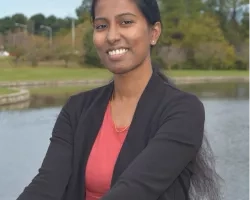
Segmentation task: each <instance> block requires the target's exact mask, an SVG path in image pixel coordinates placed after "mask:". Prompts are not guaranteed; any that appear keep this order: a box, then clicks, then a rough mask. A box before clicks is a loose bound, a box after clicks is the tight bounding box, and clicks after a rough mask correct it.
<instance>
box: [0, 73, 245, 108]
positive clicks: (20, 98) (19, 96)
mask: <svg viewBox="0 0 250 200" xmlns="http://www.w3.org/2000/svg"><path fill="white" fill-rule="evenodd" d="M170 80H171V81H172V82H173V83H174V84H177V85H189V84H202V83H227V82H239V83H249V77H246V76H226V77H225V76H208V77H206V76H203V77H191V76H190V77H175V78H171V79H170ZM109 81H110V79H96V80H95V79H93V80H61V81H14V82H13V81H10V82H0V87H4V88H10V89H13V88H15V89H18V90H19V91H18V92H13V93H10V94H3V95H0V106H6V105H14V104H18V103H22V102H27V101H29V100H30V98H31V94H30V91H29V88H39V87H62V86H93V87H94V86H101V85H103V84H107V83H108V82H109Z"/></svg>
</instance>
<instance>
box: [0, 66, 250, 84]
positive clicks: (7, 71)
mask: <svg viewBox="0 0 250 200" xmlns="http://www.w3.org/2000/svg"><path fill="white" fill-rule="evenodd" d="M165 73H166V74H168V75H169V76H170V77H185V76H195V77H197V76H248V71H233V70H230V71H203V70H172V71H165ZM111 76H112V75H111V73H109V72H108V70H106V69H98V68H87V69H86V68H79V67H78V68H61V67H38V68H31V67H20V68H18V67H17V68H7V67H1V66H0V81H26V80H80V79H109V78H110V77H111Z"/></svg>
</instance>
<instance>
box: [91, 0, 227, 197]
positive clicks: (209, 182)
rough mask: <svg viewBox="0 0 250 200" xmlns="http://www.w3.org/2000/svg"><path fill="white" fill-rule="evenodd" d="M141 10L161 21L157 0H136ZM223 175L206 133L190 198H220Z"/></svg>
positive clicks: (156, 69) (152, 21)
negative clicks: (216, 166)
mask: <svg viewBox="0 0 250 200" xmlns="http://www.w3.org/2000/svg"><path fill="white" fill-rule="evenodd" d="M98 1H99V0H93V1H92V5H91V10H90V14H91V18H92V20H94V19H95V7H96V4H97V2H98ZM134 2H135V3H136V5H137V7H138V8H139V10H140V11H141V12H142V14H143V15H144V17H145V19H146V20H147V23H148V25H152V26H153V25H154V24H155V23H156V22H161V15H160V9H159V6H158V3H157V0H134ZM152 65H153V71H154V72H155V73H156V74H158V75H159V76H160V77H161V78H162V79H163V81H164V82H166V83H167V84H169V85H171V86H174V84H173V82H172V81H171V80H170V79H169V78H168V77H167V76H166V75H165V74H164V73H162V72H161V70H160V69H161V67H160V66H159V65H156V64H155V65H154V64H152ZM221 180H222V179H221V177H220V176H219V175H218V174H217V172H216V168H215V157H214V154H213V151H212V148H211V146H210V144H209V142H208V139H207V137H206V135H205V133H204V137H203V142H202V146H201V148H200V150H199V151H198V153H197V156H196V158H195V163H194V169H193V174H192V176H191V180H190V188H189V200H220V199H221V198H222V197H221V193H220V192H221V190H220V188H221V184H220V183H221Z"/></svg>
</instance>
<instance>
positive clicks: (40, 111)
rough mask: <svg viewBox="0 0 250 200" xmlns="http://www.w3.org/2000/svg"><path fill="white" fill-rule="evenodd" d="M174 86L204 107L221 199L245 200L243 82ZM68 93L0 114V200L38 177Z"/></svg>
mask: <svg viewBox="0 0 250 200" xmlns="http://www.w3.org/2000/svg"><path fill="white" fill-rule="evenodd" d="M179 87H180V88H181V89H183V90H185V91H189V92H192V93H195V94H196V95H198V96H199V97H200V99H201V100H202V102H203V103H204V105H205V109H206V132H207V136H208V138H209V140H210V142H211V145H212V147H213V150H214V153H215V155H216V159H217V170H218V173H219V174H220V175H221V177H222V178H223V179H224V182H225V185H224V187H223V190H224V192H225V198H224V199H225V200H248V199H249V197H248V189H249V183H248V177H249V174H248V163H249V162H248V160H249V159H248V153H249V151H248V145H249V144H248V141H249V139H248V137H249V135H248V131H249V125H248V121H249V116H248V110H249V104H248V99H249V89H248V84H247V83H221V84H218V83H217V84H212V83H209V84H195V85H182V86H179ZM79 91H80V90H79ZM69 95H70V93H67V92H65V91H64V93H62V94H60V95H59V94H58V95H57V96H56V97H55V96H51V95H46V94H43V95H39V94H33V95H32V101H31V102H29V103H26V105H25V106H23V107H22V106H19V108H18V107H16V108H14V107H12V108H9V109H7V108H6V107H5V108H2V111H0V127H1V129H0V158H1V165H0V177H1V179H0V199H1V200H15V199H16V198H17V196H18V194H20V193H21V191H22V190H23V188H24V186H26V185H27V184H28V183H29V182H30V181H31V179H32V178H33V177H34V175H35V174H36V173H37V170H38V168H39V166H40V164H41V162H42V160H43V157H44V155H45V152H46V150H47V147H48V144H49V137H50V134H51V130H52V127H53V125H54V122H55V120H56V117H57V114H58V113H59V111H60V109H61V106H62V105H63V103H64V102H65V101H66V99H67V98H68V96H69Z"/></svg>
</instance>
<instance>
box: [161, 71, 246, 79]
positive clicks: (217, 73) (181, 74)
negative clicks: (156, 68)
mask: <svg viewBox="0 0 250 200" xmlns="http://www.w3.org/2000/svg"><path fill="white" fill-rule="evenodd" d="M166 74H169V76H171V77H185V76H195V77H197V76H206V77H207V76H249V72H248V71H239V70H214V71H209V70H172V71H167V72H166Z"/></svg>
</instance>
